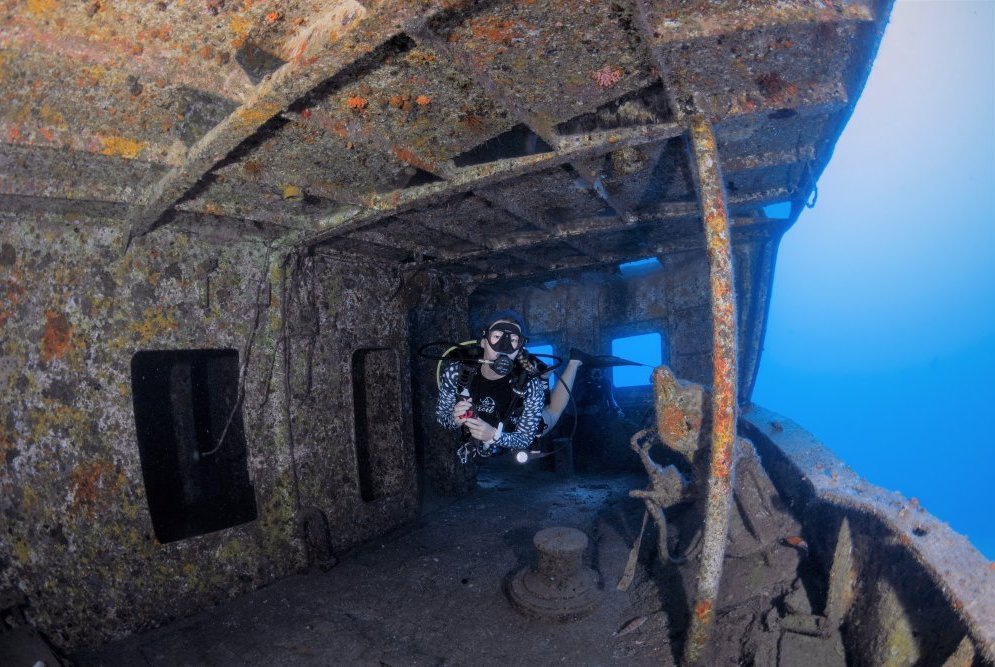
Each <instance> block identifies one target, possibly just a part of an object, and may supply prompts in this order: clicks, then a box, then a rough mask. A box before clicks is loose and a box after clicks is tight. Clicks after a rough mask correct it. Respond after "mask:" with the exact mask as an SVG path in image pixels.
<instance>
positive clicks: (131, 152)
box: [100, 137, 147, 160]
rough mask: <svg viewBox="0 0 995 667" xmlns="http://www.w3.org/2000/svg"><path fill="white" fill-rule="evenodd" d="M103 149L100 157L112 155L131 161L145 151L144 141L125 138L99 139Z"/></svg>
mask: <svg viewBox="0 0 995 667" xmlns="http://www.w3.org/2000/svg"><path fill="white" fill-rule="evenodd" d="M100 141H101V143H103V148H102V149H101V151H100V153H101V154H102V155H113V156H116V157H123V158H127V159H129V160H133V159H135V158H136V157H138V155H139V154H140V153H141V152H142V151H143V150H144V149H145V146H146V145H147V144H146V143H145V142H144V141H135V140H133V139H126V138H125V137H100Z"/></svg>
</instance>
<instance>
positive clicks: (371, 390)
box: [352, 348, 404, 502]
mask: <svg viewBox="0 0 995 667" xmlns="http://www.w3.org/2000/svg"><path fill="white" fill-rule="evenodd" d="M400 381H401V378H400V370H399V368H398V360H397V353H396V352H395V351H394V350H392V349H390V348H365V349H361V350H356V351H355V352H354V353H353V355H352V389H353V407H354V415H353V417H354V423H355V429H356V436H355V437H356V462H357V466H358V468H359V470H358V472H359V492H360V495H361V496H362V497H363V500H364V501H366V502H372V501H374V500H379V499H380V498H384V497H386V496H389V495H391V494H392V493H396V492H397V491H398V490H399V488H400V482H401V479H402V474H403V469H402V466H401V460H402V451H401V448H402V447H403V443H404V439H403V437H402V432H401V414H400V413H401V390H400Z"/></svg>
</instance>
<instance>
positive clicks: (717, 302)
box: [683, 115, 737, 665]
mask: <svg viewBox="0 0 995 667" xmlns="http://www.w3.org/2000/svg"><path fill="white" fill-rule="evenodd" d="M690 130H691V133H690V137H691V157H692V160H691V162H692V165H693V167H694V177H695V178H694V180H695V186H696V187H697V190H698V198H699V200H700V201H701V208H702V214H703V220H704V225H705V250H706V253H707V255H708V273H709V284H710V288H711V309H712V439H711V468H710V471H709V477H708V495H707V499H706V501H705V503H706V504H705V537H704V541H703V543H702V556H701V565H700V568H699V570H698V577H697V592H696V599H695V604H694V608H693V610H692V615H691V626H690V628H689V629H688V635H687V639H686V641H685V644H684V658H683V663H684V664H685V665H697V664H700V663H701V662H702V659H703V653H704V649H705V647H706V645H707V643H708V639H709V637H710V635H711V632H712V625H713V621H714V619H715V600H716V598H717V597H718V592H719V581H720V580H721V578H722V561H723V558H724V557H725V548H726V536H727V534H728V532H729V511H730V508H731V506H732V491H733V469H734V466H735V460H734V451H733V449H734V446H735V444H736V408H737V402H736V393H737V392H736V390H737V387H736V385H737V382H736V376H737V372H736V293H735V286H734V282H733V269H732V239H731V235H730V230H729V213H728V211H727V209H726V193H725V187H724V186H723V181H722V170H721V168H720V164H719V153H718V149H717V148H716V144H715V134H714V133H713V132H712V127H711V125H710V124H709V122H708V121H707V120H706V119H705V118H704V117H703V116H700V115H696V116H692V117H691V118H690Z"/></svg>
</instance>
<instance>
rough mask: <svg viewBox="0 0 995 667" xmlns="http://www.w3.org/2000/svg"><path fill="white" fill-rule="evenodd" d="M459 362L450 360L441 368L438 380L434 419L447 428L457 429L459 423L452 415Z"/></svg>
mask: <svg viewBox="0 0 995 667" xmlns="http://www.w3.org/2000/svg"><path fill="white" fill-rule="evenodd" d="M459 366H460V365H459V362H458V361H451V362H449V363H448V364H446V366H445V367H444V368H443V369H442V377H441V378H440V380H439V400H438V402H437V403H436V404H435V418H436V420H437V421H438V422H439V423H440V424H442V425H443V426H445V427H446V428H448V429H457V428H459V424H457V423H456V419H455V418H454V417H453V406H454V405H456V382H457V380H458V378H459Z"/></svg>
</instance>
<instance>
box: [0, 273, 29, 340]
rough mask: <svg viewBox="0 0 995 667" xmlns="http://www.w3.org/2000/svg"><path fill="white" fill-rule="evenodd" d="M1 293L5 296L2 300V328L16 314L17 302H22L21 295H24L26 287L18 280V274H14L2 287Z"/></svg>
mask: <svg viewBox="0 0 995 667" xmlns="http://www.w3.org/2000/svg"><path fill="white" fill-rule="evenodd" d="M0 295H2V296H3V299H2V300H0V328H2V327H3V325H4V324H6V323H7V320H8V319H10V316H11V315H13V314H14V310H15V309H16V308H17V304H19V303H20V302H21V297H22V296H24V287H22V286H21V285H20V284H19V283H18V282H17V280H16V276H13V275H12V276H11V277H10V279H8V280H7V281H5V282H4V283H3V284H2V287H0Z"/></svg>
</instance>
